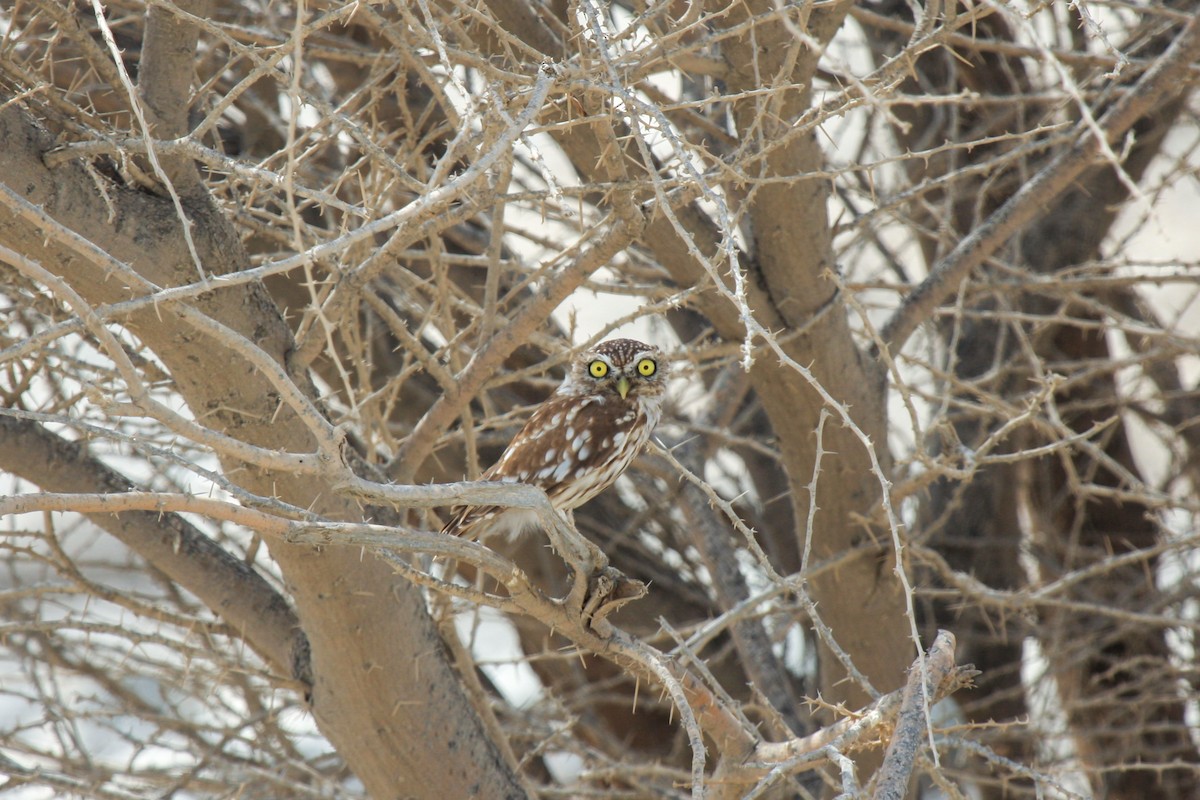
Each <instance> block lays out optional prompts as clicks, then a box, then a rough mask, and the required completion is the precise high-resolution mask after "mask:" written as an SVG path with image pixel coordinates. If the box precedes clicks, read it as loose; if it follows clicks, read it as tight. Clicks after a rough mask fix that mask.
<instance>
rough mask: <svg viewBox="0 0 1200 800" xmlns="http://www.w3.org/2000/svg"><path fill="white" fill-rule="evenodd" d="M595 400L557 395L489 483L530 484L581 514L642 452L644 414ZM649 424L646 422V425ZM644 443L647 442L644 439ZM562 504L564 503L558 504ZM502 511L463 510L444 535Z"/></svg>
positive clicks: (495, 468) (524, 431) (490, 473)
mask: <svg viewBox="0 0 1200 800" xmlns="http://www.w3.org/2000/svg"><path fill="white" fill-rule="evenodd" d="M614 400H615V395H614V397H613V399H612V400H610V399H609V398H607V397H601V396H595V395H582V396H580V395H563V396H560V395H552V396H551V397H550V398H549V399H547V400H546V402H544V403H542V405H541V406H539V407H538V409H537V410H536V411H535V412H534V414H533V416H532V417H530V418H529V421H528V422H526V423H525V427H524V428H522V429H521V432H520V433H518V434H517V435H516V436H515V437H513V440H512V441H511V442H510V443H509V445H508V447H507V448H505V450H504V453H503V455H501V456H500V460H499V461H497V462H496V464H495V465H494V466H493V467H492V468H491V469H489V470H488V471H487V472H485V473H484V474H483V478H484V479H485V480H501V481H511V482H513V483H528V484H530V485H533V486H537V487H539V488H540V489H542V491H544V492H545V493H546V494H547V495H548V496H549V497H550V501H551V502H552V503H554V504H555V506H562V507H563V508H575V507H576V506H579V505H582V504H583V503H584V502H586V501H587V500H589V499H591V497H593V496H594V495H595V494H596V493H598V492H600V491H601V490H603V489H604V488H605V487H606V486H608V485H609V484H611V483H612V482H613V481H614V480H616V478H617V476H618V475H619V474H620V473H621V472H622V471H623V470H624V468H625V467H626V466H628V464H629V461H630V459H631V458H632V455H633V454H634V453H632V452H630V453H628V454H626V451H628V450H629V449H630V447H631V446H632V445H636V448H635V449H640V445H641V444H642V442H640V441H639V442H635V441H634V440H635V438H637V437H633V436H631V431H632V430H633V429H634V428H635V427H636V426H637V423H638V419H639V416H643V415H641V414H640V411H639V409H638V408H637V407H636V406H635V405H634V404H629V403H623V402H614ZM643 424H644V420H643ZM642 438H643V441H644V437H642ZM556 501H558V502H556ZM500 510H501V509H500V508H499V507H497V506H467V507H465V508H462V509H459V510H457V512H456V514H455V516H454V517H453V518H452V519H451V521H450V522H449V523H448V524H447V525H446V527H445V528H444V529H443V530H444V531H446V532H448V533H455V534H460V533H461V532H462V531H463V530H465V529H466V528H468V527H470V526H471V525H473V524H475V523H477V522H480V521H482V520H483V519H485V518H488V517H492V516H494V515H495V514H497V513H498V512H499V511H500Z"/></svg>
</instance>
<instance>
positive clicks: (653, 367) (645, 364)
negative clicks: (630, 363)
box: [637, 358, 658, 378]
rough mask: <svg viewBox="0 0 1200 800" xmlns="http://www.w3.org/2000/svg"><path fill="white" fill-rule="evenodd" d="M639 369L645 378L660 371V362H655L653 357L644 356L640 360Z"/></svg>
mask: <svg viewBox="0 0 1200 800" xmlns="http://www.w3.org/2000/svg"><path fill="white" fill-rule="evenodd" d="M637 371H638V374H639V375H641V376H642V377H643V378H649V377H650V376H651V375H653V374H654V373H655V372H657V371H658V364H655V363H654V359H653V358H643V359H642V360H641V361H639V362H638V365H637Z"/></svg>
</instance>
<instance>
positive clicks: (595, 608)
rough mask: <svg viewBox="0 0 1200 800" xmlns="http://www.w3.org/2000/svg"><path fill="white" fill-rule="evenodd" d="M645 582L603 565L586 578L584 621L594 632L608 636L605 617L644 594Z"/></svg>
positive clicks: (607, 625) (609, 629) (609, 633)
mask: <svg viewBox="0 0 1200 800" xmlns="http://www.w3.org/2000/svg"><path fill="white" fill-rule="evenodd" d="M647 591H648V590H647V589H646V584H644V583H642V582H641V581H638V580H634V579H633V578H628V577H626V576H625V575H624V574H623V573H621V572H620V571H619V570H616V569H613V568H612V567H605V568H604V569H602V570H601V571H600V572H598V573H596V574H595V575H592V576H591V577H590V578H589V579H588V591H587V596H586V597H585V598H584V603H583V609H582V611H583V620H584V623H585V624H586V625H587V626H588V627H589V628H591V629H592V630H593V631H594V632H595V633H598V634H600V635H601V636H604V637H606V638H607V637H608V636H609V635H611V626H610V625H609V624H608V622H607V618H608V616H609V615H610V614H612V613H613V612H614V611H617V610H618V609H620V608H621V607H622V606H624V605H626V604H627V603H631V602H633V601H634V600H637V599H640V598H642V597H645V596H646V592H647Z"/></svg>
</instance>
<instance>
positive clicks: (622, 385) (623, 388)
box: [617, 375, 629, 400]
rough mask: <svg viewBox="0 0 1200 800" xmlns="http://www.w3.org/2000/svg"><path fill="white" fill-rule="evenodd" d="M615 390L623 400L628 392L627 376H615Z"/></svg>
mask: <svg viewBox="0 0 1200 800" xmlns="http://www.w3.org/2000/svg"><path fill="white" fill-rule="evenodd" d="M617 391H618V392H619V393H620V394H621V399H622V400H624V399H625V397H626V395H628V394H629V378H626V377H625V376H624V375H622V376H621V377H619V378H617Z"/></svg>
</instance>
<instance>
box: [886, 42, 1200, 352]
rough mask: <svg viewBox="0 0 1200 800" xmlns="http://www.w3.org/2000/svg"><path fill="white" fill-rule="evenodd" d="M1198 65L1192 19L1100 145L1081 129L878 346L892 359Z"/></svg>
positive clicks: (1121, 107)
mask: <svg viewBox="0 0 1200 800" xmlns="http://www.w3.org/2000/svg"><path fill="white" fill-rule="evenodd" d="M1197 59H1200V18H1193V19H1192V20H1191V21H1190V22H1189V23H1188V24H1187V26H1186V27H1185V28H1184V29H1183V30H1182V31H1181V32H1180V33H1179V35H1178V36H1177V37H1176V38H1175V41H1174V42H1173V43H1172V44H1171V46H1170V48H1168V49H1167V52H1166V53H1164V54H1163V57H1162V58H1161V59H1160V60H1159V61H1158V63H1156V64H1155V65H1154V67H1153V68H1152V69H1150V70H1149V71H1148V72H1147V73H1146V74H1145V75H1143V76H1142V78H1141V79H1140V80H1139V81H1138V82H1137V83H1136V84H1134V86H1133V87H1132V88H1131V89H1130V90H1129V91H1128V92H1127V93H1126V94H1125V95H1124V96H1123V97H1122V98H1121V99H1120V100H1119V101H1118V102H1117V103H1116V104H1115V105H1114V106H1113V107H1112V108H1110V109H1109V110H1108V111H1107V112H1106V113H1105V114H1104V116H1102V117H1101V118H1100V119H1099V120H1097V125H1098V126H1099V128H1100V130H1101V131H1102V132H1103V133H1104V142H1103V143H1102V142H1100V141H1099V140H1097V138H1096V136H1095V135H1094V134H1093V132H1092V129H1091V127H1090V126H1088V125H1087V124H1086V123H1084V122H1081V123H1080V124H1079V135H1078V138H1077V140H1076V143H1075V145H1074V146H1073V147H1071V149H1069V150H1067V151H1066V152H1065V153H1063V154H1062V155H1060V156H1058V157H1057V158H1055V159H1054V160H1053V161H1052V162H1050V164H1048V165H1047V166H1046V167H1045V168H1044V169H1043V170H1042V171H1041V172H1039V173H1038V174H1037V175H1035V176H1034V177H1033V179H1032V180H1030V181H1029V182H1027V183H1025V184H1024V185H1023V186H1022V187H1021V188H1020V189H1019V190H1018V191H1017V192H1016V193H1015V194H1014V195H1013V196H1012V197H1010V198H1009V199H1008V201H1007V202H1005V203H1004V205H1002V206H1001V207H1000V208H998V209H997V210H996V211H995V212H994V213H993V214H992V215H991V216H990V217H988V219H987V221H986V222H984V223H983V224H982V225H980V226H979V227H978V228H976V229H975V230H974V231H972V232H971V234H970V235H968V236H967V237H966V238H965V239H963V240H962V241H961V242H960V243H959V244H958V246H957V247H955V248H954V250H952V251H951V252H950V253H949V254H948V255H947V256H946V257H945V258H943V259H942V260H941V261H939V262H938V263H937V264H935V265H934V267H933V270H932V271H931V272H930V274H929V277H928V278H926V279H925V280H924V281H922V282H921V285H920V286H918V287H917V288H916V289H915V290H914V291H913V292H912V293H911V294H909V295H908V297H907V298H906V299H905V301H904V304H903V305H902V306H901V307H900V309H899V310H898V311H897V312H896V313H895V315H893V316H892V318H891V319H890V320H889V321H888V323H887V325H885V326H884V328H883V331H882V334H883V341H884V342H885V343H886V344H887V346H888V348H889V349H890V350H891V351H892V352H893V353H894V352H897V351H899V350H900V348H902V347H903V346H904V343H905V342H906V341H907V340H908V337H909V336H911V335H912V333H913V331H915V330H916V329H917V326H919V325H920V324H921V323H923V322H925V321H926V320H928V319H930V318H931V317H932V315H933V312H934V310H935V309H936V308H937V307H938V306H939V305H941V304H942V303H943V302H945V300H946V299H947V298H949V297H950V296H951V294H953V293H954V292H955V291H957V290H958V286H959V284H960V283H961V282H962V280H963V279H964V278H966V276H967V275H968V274H970V272H971V270H973V269H975V268H976V267H978V266H980V265H981V264H983V263H984V261H986V260H987V259H988V258H990V257H991V255H992V254H993V253H995V252H996V250H997V249H999V248H1000V247H1001V246H1002V245H1003V244H1004V243H1005V242H1007V241H1008V240H1009V239H1010V238H1011V237H1012V236H1013V235H1014V234H1016V233H1017V232H1018V231H1020V230H1021V228H1023V227H1024V226H1025V225H1028V224H1029V223H1030V222H1032V221H1034V220H1035V219H1037V217H1038V216H1039V215H1041V214H1044V213H1045V212H1046V207H1047V206H1048V205H1049V204H1050V203H1052V202H1054V199H1055V198H1057V197H1058V196H1059V195H1061V194H1062V193H1063V192H1065V191H1066V190H1067V189H1068V188H1069V187H1070V186H1071V184H1072V182H1073V181H1074V180H1075V179H1076V178H1078V177H1079V176H1080V175H1081V174H1083V172H1084V170H1086V169H1087V168H1088V167H1090V166H1092V164H1094V163H1095V161H1096V158H1097V156H1099V154H1100V153H1101V152H1102V150H1103V148H1104V147H1105V146H1108V145H1115V144H1117V143H1118V142H1119V141H1120V139H1121V137H1122V136H1123V135H1124V134H1125V132H1126V131H1128V130H1129V129H1130V128H1131V127H1132V126H1133V125H1134V124H1135V123H1136V122H1137V121H1138V119H1140V118H1141V117H1142V116H1144V115H1146V114H1148V113H1150V112H1151V111H1153V110H1154V109H1155V108H1157V107H1158V106H1159V105H1161V104H1162V103H1163V102H1165V101H1166V100H1168V99H1170V98H1173V97H1176V96H1178V95H1179V94H1181V93H1182V92H1185V91H1188V90H1189V89H1190V88H1191V85H1192V84H1193V83H1194V82H1195V80H1196V79H1195V77H1194V75H1193V73H1192V65H1193V63H1195V62H1196V60H1197Z"/></svg>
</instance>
